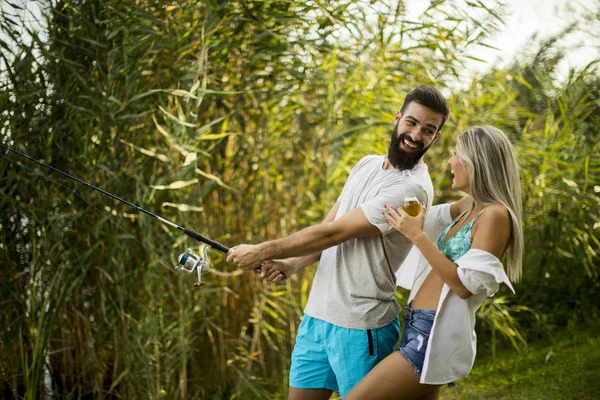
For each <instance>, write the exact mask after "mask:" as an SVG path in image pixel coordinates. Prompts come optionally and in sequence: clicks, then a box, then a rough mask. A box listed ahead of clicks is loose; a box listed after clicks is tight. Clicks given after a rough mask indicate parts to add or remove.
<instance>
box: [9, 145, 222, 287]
mask: <svg viewBox="0 0 600 400" xmlns="http://www.w3.org/2000/svg"><path fill="white" fill-rule="evenodd" d="M0 147H2V148H4V149H6V150H8V151H10V152H12V153H15V154H17V155H19V156H21V157H24V158H26V159H28V160H30V161H33V162H35V163H37V164H39V165H41V166H44V167H46V168H49V169H50V170H52V171H54V172H56V173H58V174H60V175H62V176H65V177H67V178H69V179H72V180H74V181H76V182H79V183H81V184H82V185H85V186H87V187H90V188H92V189H94V190H97V191H98V192H100V193H102V194H104V195H107V196H109V197H111V198H113V199H115V200H118V201H120V202H121V203H124V204H127V205H128V206H130V207H133V208H135V209H136V210H138V211H141V212H143V213H144V214H147V215H149V216H151V217H153V218H155V219H157V220H159V221H160V222H162V223H163V224H165V225H168V226H170V227H172V228H176V229H179V230H180V231H182V232H183V233H185V234H186V235H188V236H189V237H191V238H193V239H196V240H197V241H199V242H202V243H204V245H203V246H202V250H201V254H196V253H194V252H193V251H192V249H188V252H187V253H184V254H180V255H179V257H178V262H179V264H180V266H177V267H175V269H177V270H183V271H185V272H188V273H193V272H194V270H196V271H197V274H198V281H197V282H195V283H194V286H203V285H204V283H203V282H202V277H201V275H202V274H205V273H207V272H208V270H209V268H210V262H209V259H208V254H207V252H206V246H210V247H212V248H213V249H216V250H219V251H221V252H223V253H225V254H227V253H228V252H229V248H228V247H227V246H225V245H223V244H221V243H219V242H217V241H215V240H212V239H209V238H207V237H206V236H204V235H202V234H200V233H198V232H196V231H194V230H192V229H189V228H185V227H183V226H181V225H177V224H176V223H174V222H172V221H169V220H168V219H166V218H163V217H161V216H159V215H156V214H154V213H152V212H150V211H148V210H145V209H144V208H142V207H140V206H138V205H136V204H133V203H131V202H129V201H127V200H124V199H122V198H120V197H118V196H115V195H114V194H112V193H109V192H107V191H105V190H102V189H100V188H99V187H97V186H94V185H92V184H90V183H87V182H86V181H84V180H82V179H79V178H77V177H75V176H73V175H70V174H68V173H66V172H64V171H61V170H59V169H57V168H55V167H53V166H51V165H49V164H46V163H44V162H42V161H39V160H36V159H35V158H33V157H30V156H28V155H27V154H24V153H21V152H20V151H17V150H14V149H11V148H10V147H8V146H6V145H4V144H2V143H0Z"/></svg>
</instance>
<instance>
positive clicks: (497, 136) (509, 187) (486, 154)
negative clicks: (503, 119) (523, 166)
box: [455, 126, 523, 282]
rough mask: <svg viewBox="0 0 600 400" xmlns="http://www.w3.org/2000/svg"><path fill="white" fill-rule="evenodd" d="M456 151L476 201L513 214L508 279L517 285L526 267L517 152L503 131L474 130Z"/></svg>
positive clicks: (463, 135) (458, 143)
mask: <svg viewBox="0 0 600 400" xmlns="http://www.w3.org/2000/svg"><path fill="white" fill-rule="evenodd" d="M455 151H456V156H457V157H458V158H459V159H460V161H461V162H462V163H463V165H464V166H465V167H466V168H467V170H468V171H469V183H470V191H471V196H472V197H473V199H474V200H475V201H477V202H478V203H480V204H481V205H483V206H484V207H485V206H487V205H490V204H492V203H500V204H502V205H504V207H506V209H507V210H508V212H509V213H510V218H511V222H512V233H511V237H510V242H509V244H508V258H507V264H508V265H507V270H508V277H509V279H510V280H511V281H515V282H516V281H518V280H519V279H521V272H522V264H523V261H522V257H523V225H522V221H523V211H522V205H521V183H520V179H519V165H518V163H517V157H516V154H515V149H514V148H513V146H512V144H511V143H510V140H509V139H508V137H507V136H506V135H505V134H504V132H502V131H501V130H499V129H497V128H494V127H493V126H474V127H472V128H470V129H467V130H466V131H464V132H463V133H461V134H460V136H459V137H458V139H457V141H456V149H455Z"/></svg>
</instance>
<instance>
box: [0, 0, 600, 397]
mask: <svg viewBox="0 0 600 400" xmlns="http://www.w3.org/2000/svg"><path fill="white" fill-rule="evenodd" d="M597 5H598V6H600V4H597ZM404 7H405V6H404V3H403V2H402V1H398V2H381V1H371V2H366V1H358V0H341V1H325V0H313V1H275V0H264V1H218V0H212V1H211V0H209V1H200V0H187V1H185V0H181V1H164V0H156V1H149V0H137V1H135V2H130V1H127V2H125V1H118V0H106V1H100V0H91V1H90V0H88V1H85V0H73V1H66V0H64V1H52V2H49V1H48V2H44V3H43V6H42V8H43V10H44V12H43V16H42V19H41V20H40V21H38V24H37V25H38V26H39V27H40V29H39V30H35V29H32V28H27V26H30V25H28V24H25V23H24V22H23V20H22V18H20V17H19V16H20V15H23V10H22V8H21V5H19V4H13V2H7V6H5V7H4V8H3V9H2V15H1V16H0V32H2V36H0V47H1V48H2V50H1V55H0V141H1V142H2V143H4V144H6V145H9V146H12V147H14V148H16V149H19V150H21V151H24V152H25V153H27V154H29V155H31V156H33V157H35V158H37V159H42V160H44V161H46V162H48V163H50V164H51V165H53V166H55V167H57V168H59V169H62V170H65V171H68V172H71V173H73V174H74V175H76V176H78V177H80V178H81V179H84V180H86V181H88V182H90V183H92V184H94V185H97V186H100V187H101V188H103V189H105V190H107V191H109V192H111V193H115V194H116V195H117V196H120V197H123V198H126V199H128V200H129V201H131V202H133V203H136V204H140V205H143V207H144V208H146V209H148V210H151V211H153V212H156V213H158V214H160V215H162V216H164V217H166V218H168V219H171V220H173V221H176V222H178V223H179V224H181V225H184V226H186V227H190V228H193V229H196V230H198V231H200V232H201V233H204V234H206V235H208V236H210V237H212V238H213V239H215V240H218V241H220V242H222V243H225V244H227V245H230V246H232V245H235V244H238V243H243V242H246V243H256V242H259V241H263V240H266V239H271V238H275V237H280V236H283V235H288V234H290V233H292V232H294V231H296V230H298V229H300V228H303V227H305V226H308V225H310V224H314V223H318V222H319V221H320V220H321V219H322V218H323V217H324V215H325V213H326V211H327V210H328V209H329V207H330V206H331V205H332V204H333V202H334V201H335V199H336V196H337V194H338V193H339V191H340V190H341V187H342V185H343V183H344V181H345V178H346V176H347V174H348V172H349V170H350V168H351V167H352V165H353V164H354V163H355V162H356V161H357V160H358V159H360V158H361V157H362V156H364V155H366V154H373V153H379V154H383V153H384V152H385V151H386V148H387V145H388V140H389V139H388V136H389V132H390V129H392V119H393V115H394V113H395V112H396V110H397V109H398V108H399V107H400V105H401V104H402V100H403V97H404V95H405V93H406V92H407V91H408V90H409V89H410V88H411V87H413V86H414V85H416V84H418V83H431V84H435V85H436V86H437V87H439V88H440V89H442V90H443V91H444V93H445V94H446V95H447V97H448V99H449V101H450V102H451V107H452V117H451V119H450V121H449V123H448V124H447V126H446V128H444V132H443V134H442V136H441V139H440V140H439V142H438V143H437V144H436V145H434V146H433V147H432V149H431V150H430V152H429V153H428V155H427V161H428V163H429V164H430V171H431V175H432V178H433V180H434V185H435V187H436V196H437V198H436V200H435V202H436V203H441V202H445V201H450V200H453V199H456V198H457V196H459V194H457V193H454V192H452V190H451V189H450V180H449V174H448V171H449V167H448V165H447V164H446V162H445V160H447V159H448V158H449V155H450V152H451V149H452V146H453V143H454V139H455V137H456V136H457V135H458V134H459V133H460V132H461V131H462V130H464V129H465V128H467V127H469V126H471V125H473V124H482V123H485V124H491V125H495V126H497V127H499V128H501V129H503V130H504V131H505V132H506V133H507V134H508V135H509V136H510V137H511V138H512V139H513V140H514V143H515V146H516V148H517V151H518V155H519V160H520V162H521V167H522V179H523V182H522V185H523V188H524V193H525V197H524V202H525V204H524V206H525V232H526V254H525V260H524V278H523V280H522V282H521V283H519V284H518V285H517V286H516V290H517V295H516V296H508V292H506V293H504V292H502V293H500V294H499V295H498V296H496V297H495V298H494V299H492V300H490V301H489V302H488V303H486V304H485V305H484V307H483V308H482V310H481V311H480V319H481V321H480V323H479V326H478V330H479V332H478V333H479V337H480V342H479V345H480V350H481V351H482V352H484V353H485V352H491V353H492V354H494V355H495V351H496V343H498V342H499V343H503V342H507V343H510V342H512V343H513V344H514V346H515V347H517V348H519V349H523V348H524V346H525V345H526V343H527V340H531V339H535V338H537V337H540V336H545V335H547V334H549V333H550V332H552V330H553V329H556V328H561V327H565V326H571V327H573V326H575V325H577V324H579V323H581V322H585V321H586V320H589V319H597V318H598V317H599V306H598V305H599V304H600V294H599V293H600V291H599V290H598V289H599V275H598V274H599V267H600V261H599V257H600V242H599V238H598V236H599V228H600V200H599V192H600V159H599V158H598V156H597V155H598V154H599V150H600V149H599V144H598V143H599V140H598V139H599V136H598V135H599V133H598V132H599V131H600V120H599V119H600V81H599V75H598V73H597V69H596V64H595V63H592V64H590V65H589V66H588V67H586V68H583V69H578V70H572V71H571V72H570V74H569V75H568V77H567V78H566V79H563V80H560V79H557V76H556V66H557V64H558V62H559V61H560V60H561V59H562V57H563V54H562V53H561V50H560V46H559V43H560V39H561V38H563V37H564V36H565V35H569V34H571V33H572V32H574V31H581V30H589V32H593V28H590V27H594V26H596V27H597V26H598V22H599V18H598V15H600V14H599V13H598V10H595V11H594V10H592V11H589V10H588V12H587V13H583V14H580V15H578V16H577V18H575V17H573V22H574V23H573V25H572V26H570V27H569V28H568V29H567V30H566V31H565V32H562V33H561V34H559V35H557V36H556V37H553V38H549V39H543V40H537V41H533V42H532V46H534V47H535V49H536V50H535V51H534V52H533V53H531V54H529V55H527V56H523V57H522V59H520V60H519V61H518V62H515V63H514V64H513V65H512V66H509V67H507V68H504V69H493V70H492V71H491V72H489V73H488V74H486V75H485V76H483V77H478V78H475V79H473V81H472V82H471V83H470V84H468V85H467V87H466V88H462V89H461V88H460V85H458V83H459V82H461V81H462V79H463V78H462V77H463V73H464V69H465V63H466V62H467V61H468V60H469V58H473V57H472V56H471V55H470V54H473V52H472V50H473V49H477V46H483V45H485V44H486V40H487V39H488V38H489V37H490V35H493V34H494V33H495V32H497V31H498V30H499V29H502V26H503V25H502V19H503V18H504V16H505V13H506V5H505V4H504V3H503V2H501V1H498V2H490V1H487V2H480V1H475V2H462V1H437V2H432V4H431V6H430V8H429V9H428V11H427V12H426V13H425V14H424V15H423V16H422V17H421V18H420V19H419V20H417V21H411V20H408V19H407V18H406V17H405V15H406V13H405V9H404ZM530 50H531V49H530ZM597 50H598V49H597V48H595V51H597ZM2 155H3V156H5V157H1V158H0V263H1V265H2V268H0V295H1V297H0V307H1V308H0V309H1V312H0V326H1V327H2V330H1V332H0V354H2V355H3V356H2V357H1V359H0V393H2V394H4V395H5V396H7V397H10V396H13V397H26V398H32V399H33V398H38V397H39V396H41V395H42V394H43V393H47V392H48V390H50V389H51V390H52V391H53V392H55V393H56V394H58V395H60V396H61V397H62V398H82V397H85V398H109V397H116V396H118V397H123V398H249V397H250V398H252V397H256V398H283V397H284V396H285V393H286V391H287V372H288V371H289V355H290V352H291V348H292V346H293V340H294V337H295V329H296V327H297V325H298V323H299V321H300V318H301V316H302V309H303V305H304V303H305V301H306V297H307V295H308V291H309V288H310V281H311V276H312V273H313V269H311V268H309V269H308V270H307V271H305V272H303V274H302V275H300V276H298V277H295V278H293V279H290V280H288V281H286V282H285V283H283V284H279V285H269V284H264V283H263V282H261V281H260V280H259V279H257V278H255V277H254V276H251V275H249V274H242V273H240V272H239V271H236V270H235V269H234V268H233V266H232V265H228V264H226V263H225V262H224V259H223V256H222V255H221V254H217V253H216V252H211V256H212V257H213V260H212V261H213V269H212V273H211V275H208V277H207V278H206V279H207V285H206V286H205V287H204V288H202V289H201V290H194V289H193V288H192V285H191V279H190V276H187V275H185V274H181V273H177V272H174V271H173V269H172V268H170V267H169V265H174V264H175V262H176V255H177V254H179V253H181V252H183V251H185V249H186V248H187V247H188V246H192V245H195V244H192V243H190V241H189V240H188V239H187V238H186V237H183V236H182V235H179V233H178V232H174V231H172V230H169V229H167V228H164V227H162V226H160V224H159V223H157V222H156V221H152V220H151V218H149V217H146V216H140V215H139V214H137V213H135V210H131V209H128V208H127V207H126V206H124V205H122V204H120V203H117V202H115V201H112V200H111V199H109V198H107V197H105V196H102V195H101V194H99V193H97V192H93V191H91V190H89V189H87V188H85V187H83V188H80V187H77V186H76V184H75V183H74V182H72V181H68V180H66V179H64V178H61V177H60V176H58V175H51V174H50V173H49V172H47V171H43V170H40V169H39V168H38V167H36V166H34V165H32V164H31V163H28V162H27V161H24V160H17V159H16V158H15V157H14V156H12V155H8V154H7V153H6V152H5V151H3V152H2ZM11 160H12V161H11ZM142 243H143V244H142ZM144 245H145V246H148V247H149V248H150V249H151V251H148V249H147V248H145V247H144ZM153 252H154V254H153ZM161 258H162V259H166V260H161ZM398 297H399V299H400V301H402V300H403V298H404V293H403V292H399V293H398ZM44 378H46V379H50V381H46V382H44Z"/></svg>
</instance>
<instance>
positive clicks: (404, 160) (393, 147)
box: [387, 126, 431, 171]
mask: <svg viewBox="0 0 600 400" xmlns="http://www.w3.org/2000/svg"><path fill="white" fill-rule="evenodd" d="M397 128H398V126H396V127H395V128H394V129H393V130H392V142H391V143H390V147H389V149H388V154H387V158H388V161H389V162H390V163H391V164H392V165H393V166H394V168H396V169H399V170H401V171H402V170H405V169H413V168H414V166H415V165H416V164H417V161H419V160H420V159H421V157H423V154H425V153H426V152H427V150H429V147H430V146H431V145H429V146H427V147H423V143H422V142H413V141H412V139H411V138H410V136H409V135H408V134H406V133H403V134H401V135H396V129H397ZM404 139H406V141H407V142H409V143H411V144H416V145H417V149H415V151H414V152H410V153H409V152H407V151H404V149H402V147H400V143H401V141H402V140H404Z"/></svg>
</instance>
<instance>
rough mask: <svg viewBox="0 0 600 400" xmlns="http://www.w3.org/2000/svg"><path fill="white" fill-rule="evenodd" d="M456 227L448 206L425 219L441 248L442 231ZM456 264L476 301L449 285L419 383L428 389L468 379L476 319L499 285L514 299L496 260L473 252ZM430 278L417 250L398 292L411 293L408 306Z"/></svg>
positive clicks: (408, 260)
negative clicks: (462, 297) (507, 288)
mask: <svg viewBox="0 0 600 400" xmlns="http://www.w3.org/2000/svg"><path fill="white" fill-rule="evenodd" d="M451 223H452V217H451V215H450V205H449V204H441V205H438V206H435V207H432V208H431V210H429V212H428V213H427V216H426V218H425V226H424V229H425V233H426V234H427V236H429V239H430V240H431V241H432V242H433V243H435V244H437V242H438V239H439V236H440V235H441V233H442V231H443V230H444V229H445V228H446V227H447V226H448V225H449V224H451ZM455 263H456V264H457V265H458V276H459V278H460V280H461V282H462V284H463V285H464V286H465V287H466V288H467V289H468V290H469V292H471V293H472V294H473V295H472V296H471V297H469V298H468V299H461V298H460V297H458V295H456V294H455V293H454V292H453V291H452V290H451V289H450V287H449V286H448V285H446V284H444V287H443V288H442V293H441V294H440V300H439V302H438V306H437V311H436V315H435V320H434V322H433V327H432V328H431V333H430V336H429V344H428V347H427V351H426V353H425V363H424V364H423V371H422V373H421V380H420V382H421V383H424V384H431V385H441V384H444V383H448V382H452V381H454V380H456V379H459V378H463V377H465V376H467V375H469V372H471V368H472V367H473V363H474V362H475V354H476V350H477V336H476V334H475V320H476V317H475V313H476V312H477V310H478V309H479V307H481V305H482V304H483V302H484V301H485V299H486V297H491V296H493V295H494V294H495V293H496V292H497V291H498V289H499V288H500V283H505V284H506V285H507V286H508V287H509V288H510V290H512V291H513V293H514V289H513V287H512V285H511V284H510V281H509V280H508V276H507V275H506V273H505V272H504V267H503V265H502V263H501V262H500V260H499V259H498V258H497V257H496V256H494V255H493V254H491V253H488V252H487V251H484V250H480V249H471V250H469V251H468V252H467V253H466V254H464V255H463V256H462V257H460V258H458V259H457V260H456V261H455ZM429 272H431V266H430V265H429V263H428V262H427V260H426V259H425V257H424V256H423V255H422V254H421V253H420V252H419V250H418V249H417V248H416V246H415V247H413V249H412V250H411V253H410V254H409V255H408V257H407V258H406V260H405V261H404V263H403V264H402V266H401V267H400V270H399V271H398V273H397V275H396V276H397V282H398V283H397V284H398V286H402V287H404V288H407V289H411V292H410V296H409V299H408V302H409V303H410V301H412V299H413V298H414V296H415V295H416V294H417V292H418V291H419V289H420V287H421V285H422V284H423V281H424V280H425V278H426V277H427V275H429Z"/></svg>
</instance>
